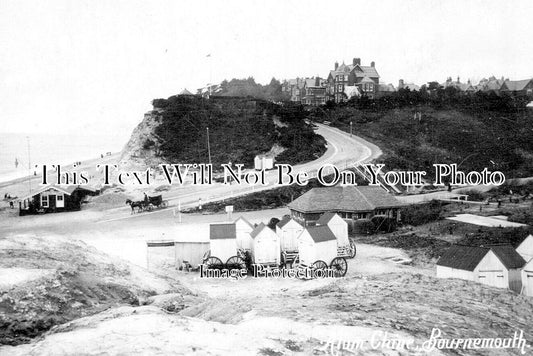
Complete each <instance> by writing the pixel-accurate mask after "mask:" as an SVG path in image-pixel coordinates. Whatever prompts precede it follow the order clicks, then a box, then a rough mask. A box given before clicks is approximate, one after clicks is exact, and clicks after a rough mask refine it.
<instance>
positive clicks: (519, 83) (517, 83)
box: [503, 79, 531, 91]
mask: <svg viewBox="0 0 533 356" xmlns="http://www.w3.org/2000/svg"><path fill="white" fill-rule="evenodd" d="M530 82H531V79H524V80H507V81H505V83H504V84H503V85H505V87H506V88H507V90H510V91H519V90H524V89H525V87H526V86H527V85H528V84H529V83H530Z"/></svg>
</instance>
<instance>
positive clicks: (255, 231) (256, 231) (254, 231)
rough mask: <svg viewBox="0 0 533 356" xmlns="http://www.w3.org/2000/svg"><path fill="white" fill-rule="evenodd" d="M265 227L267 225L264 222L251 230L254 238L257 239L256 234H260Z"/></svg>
mask: <svg viewBox="0 0 533 356" xmlns="http://www.w3.org/2000/svg"><path fill="white" fill-rule="evenodd" d="M265 227H267V226H266V225H265V224H264V223H261V224H259V225H257V226H256V228H255V229H254V230H253V231H252V232H250V236H252V239H255V238H256V236H257V235H259V233H260V232H261V231H263V229H264V228H265Z"/></svg>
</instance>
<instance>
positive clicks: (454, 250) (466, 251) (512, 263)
mask: <svg viewBox="0 0 533 356" xmlns="http://www.w3.org/2000/svg"><path fill="white" fill-rule="evenodd" d="M489 251H492V252H494V254H495V255H496V257H498V259H499V260H500V261H501V262H502V264H503V265H504V266H505V268H507V269H516V268H522V267H523V266H524V265H525V263H526V261H524V259H523V258H522V256H520V255H519V254H518V252H516V250H515V249H514V248H513V247H512V246H511V245H494V246H490V247H478V246H464V245H452V246H450V247H449V248H448V249H447V250H446V252H445V253H444V254H443V255H442V257H441V258H440V259H439V261H438V262H437V265H438V266H443V267H451V268H455V269H462V270H465V271H473V270H474V269H476V267H477V265H478V264H479V262H481V260H482V259H483V257H485V255H486V254H487V253H488V252H489Z"/></svg>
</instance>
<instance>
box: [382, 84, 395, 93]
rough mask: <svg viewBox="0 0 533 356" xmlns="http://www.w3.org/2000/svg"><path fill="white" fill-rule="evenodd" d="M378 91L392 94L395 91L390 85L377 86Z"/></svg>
mask: <svg viewBox="0 0 533 356" xmlns="http://www.w3.org/2000/svg"><path fill="white" fill-rule="evenodd" d="M379 91H389V92H393V91H396V89H395V88H394V85H392V84H379Z"/></svg>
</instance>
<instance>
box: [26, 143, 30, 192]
mask: <svg viewBox="0 0 533 356" xmlns="http://www.w3.org/2000/svg"><path fill="white" fill-rule="evenodd" d="M26 140H27V141H28V175H29V178H28V185H29V188H30V194H31V159H30V136H26Z"/></svg>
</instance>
